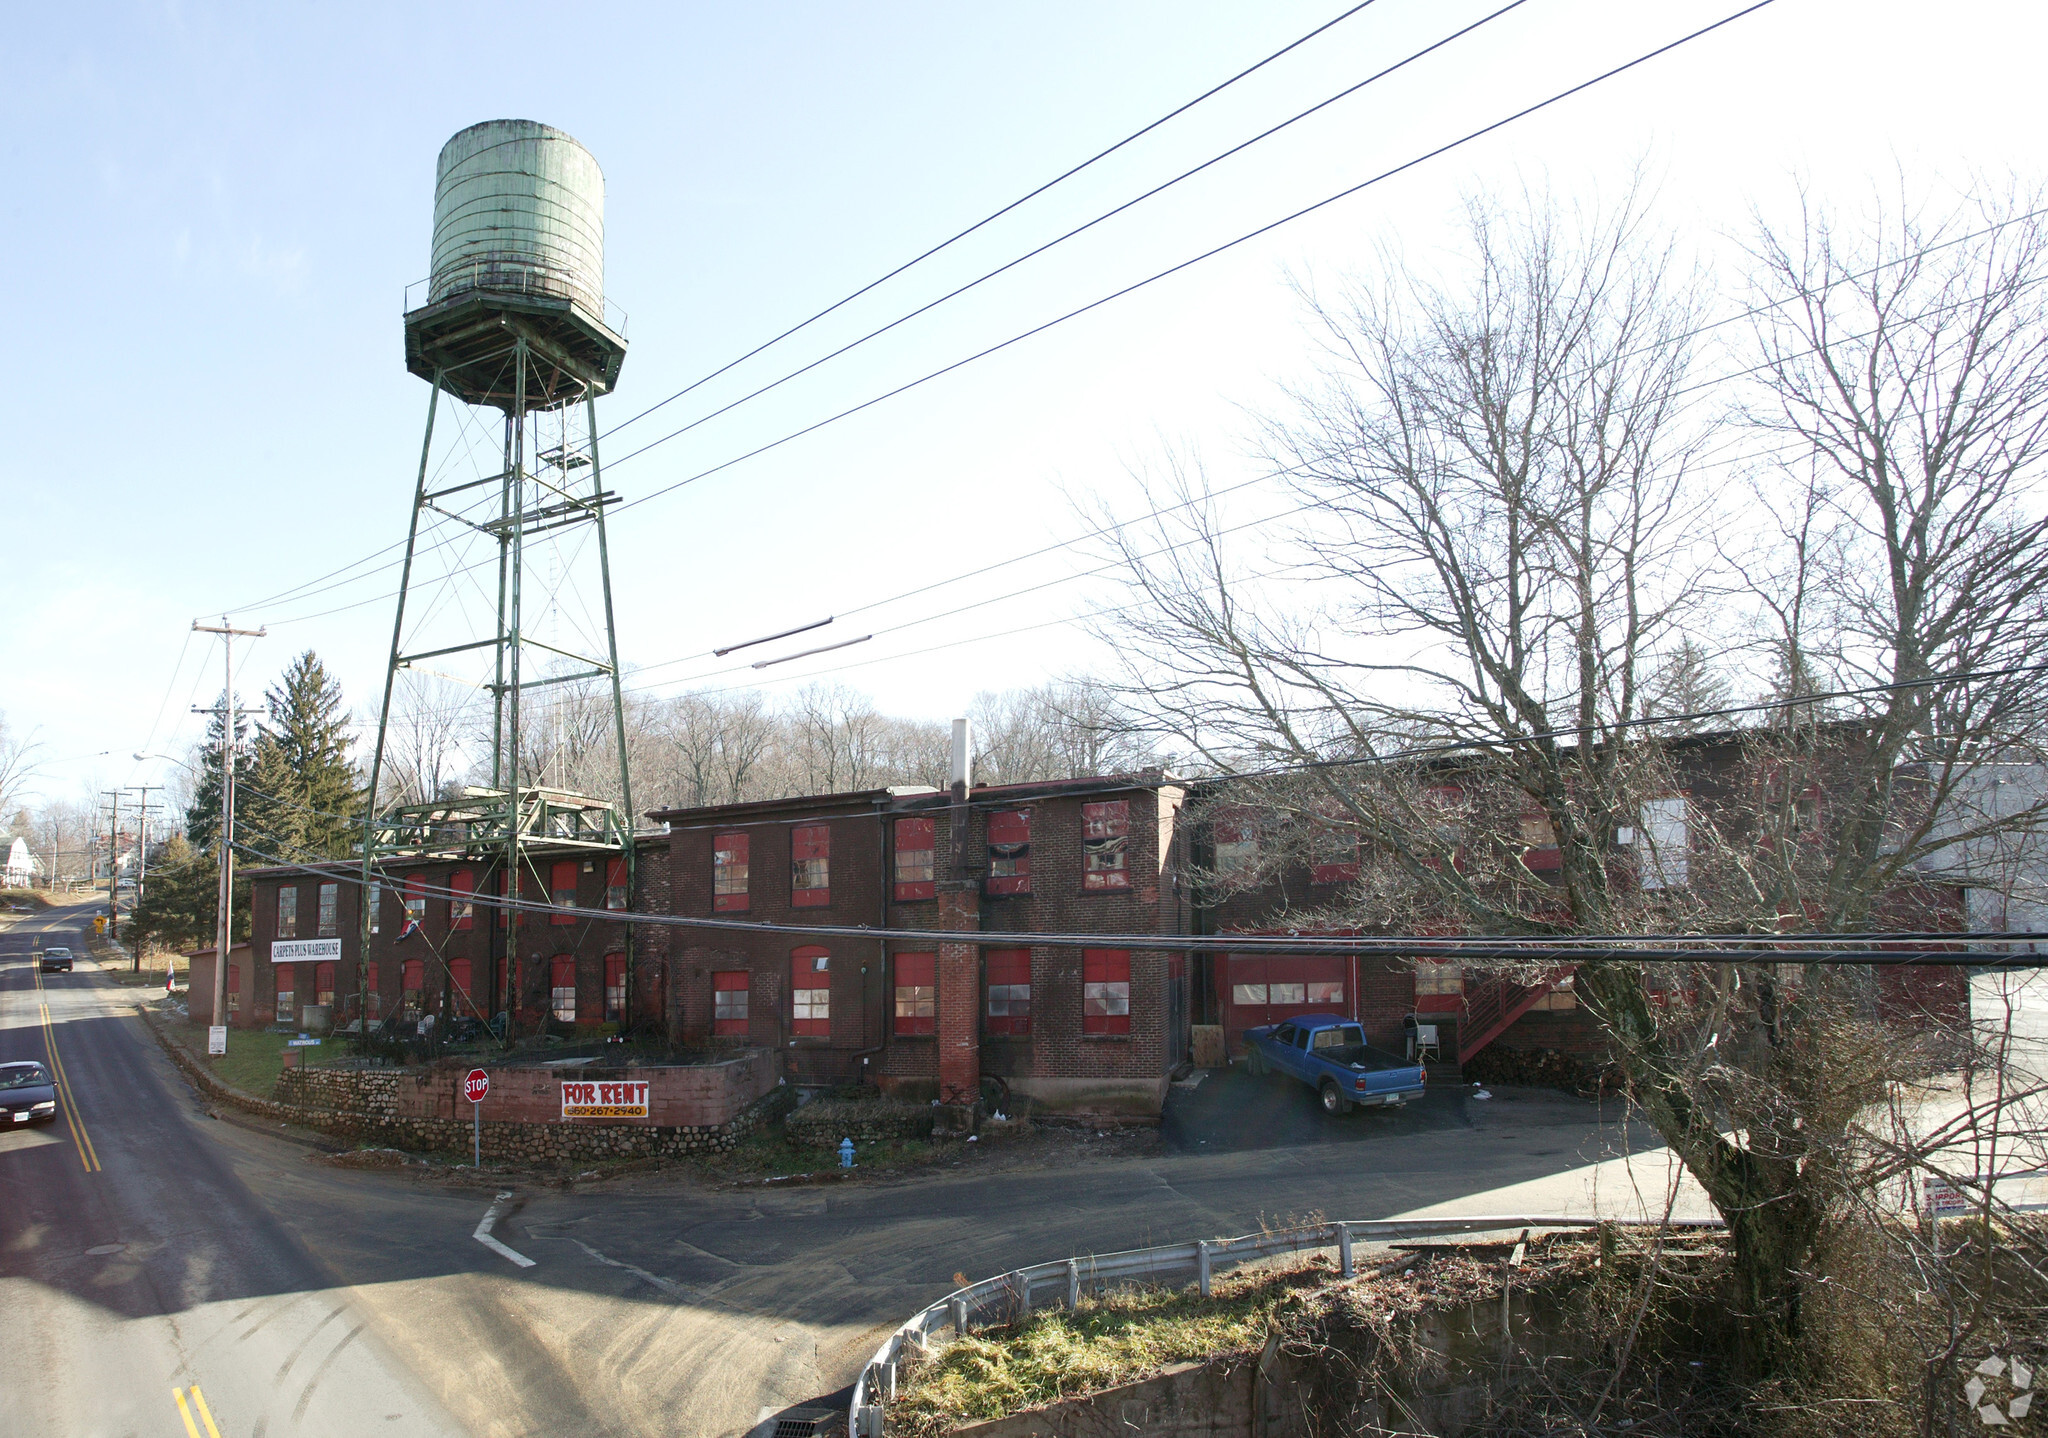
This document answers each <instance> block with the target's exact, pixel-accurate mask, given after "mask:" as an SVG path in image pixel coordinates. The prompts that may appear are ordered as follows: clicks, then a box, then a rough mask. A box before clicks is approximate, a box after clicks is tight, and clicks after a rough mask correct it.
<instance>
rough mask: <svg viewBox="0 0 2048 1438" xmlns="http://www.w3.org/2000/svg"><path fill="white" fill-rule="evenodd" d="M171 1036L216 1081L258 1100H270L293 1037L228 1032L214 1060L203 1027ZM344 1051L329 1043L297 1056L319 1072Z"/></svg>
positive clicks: (174, 1030) (178, 1029)
mask: <svg viewBox="0 0 2048 1438" xmlns="http://www.w3.org/2000/svg"><path fill="white" fill-rule="evenodd" d="M170 1032H171V1036H172V1037H173V1038H175V1039H176V1040H177V1041H178V1042H179V1043H181V1044H183V1045H184V1046H185V1048H186V1050H187V1051H188V1052H190V1053H191V1055H192V1056H193V1057H194V1058H196V1059H198V1060H199V1062H201V1063H203V1064H205V1065H206V1067H207V1068H208V1069H209V1070H210V1071H211V1072H212V1074H213V1076H214V1077H215V1078H217V1079H219V1080H220V1081H221V1082H222V1083H226V1084H232V1085H233V1086H234V1087H236V1088H238V1089H240V1090H241V1091H242V1092H243V1093H248V1094H254V1095H256V1096H257V1097H258V1098H269V1097H270V1092H271V1090H272V1089H273V1088H275V1087H276V1086H277V1076H278V1075H279V1074H280V1073H282V1072H283V1071H284V1055H285V1050H286V1048H287V1040H289V1039H291V1038H292V1037H293V1035H291V1034H280V1033H272V1032H271V1031H270V1030H268V1029H229V1030H228V1051H227V1053H226V1054H225V1055H223V1056H221V1057H218V1058H214V1057H209V1056H208V1054H207V1052H206V1028H205V1026H204V1025H203V1024H173V1025H171V1028H170ZM347 1049H348V1045H347V1043H346V1042H344V1041H342V1040H337V1039H328V1040H327V1041H326V1042H325V1043H323V1044H321V1045H320V1046H319V1047H318V1048H304V1049H300V1050H299V1051H298V1052H299V1053H300V1054H301V1055H303V1057H302V1058H301V1059H300V1060H299V1061H300V1062H301V1063H303V1064H305V1065H306V1066H307V1067H308V1068H318V1067H319V1066H320V1065H321V1064H323V1063H326V1062H329V1061H330V1060H331V1059H334V1058H338V1057H340V1056H341V1055H343V1054H344V1053H346V1052H347Z"/></svg>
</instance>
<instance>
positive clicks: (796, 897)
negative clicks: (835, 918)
mask: <svg viewBox="0 0 2048 1438" xmlns="http://www.w3.org/2000/svg"><path fill="white" fill-rule="evenodd" d="M789 902H790V903H791V904H793V905H794V906H796V907H797V908H799V909H821V908H823V907H825V906H826V905H827V904H829V903H831V902H832V829H831V826H830V825H827V824H799V825H797V826H796V828H794V829H792V830H790V834H789Z"/></svg>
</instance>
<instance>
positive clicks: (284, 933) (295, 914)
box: [277, 885, 299, 939]
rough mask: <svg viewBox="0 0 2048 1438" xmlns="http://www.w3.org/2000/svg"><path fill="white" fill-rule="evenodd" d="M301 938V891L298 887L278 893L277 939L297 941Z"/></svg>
mask: <svg viewBox="0 0 2048 1438" xmlns="http://www.w3.org/2000/svg"><path fill="white" fill-rule="evenodd" d="M298 936H299V891H298V888H297V886H296V885H293V886H289V887H286V888H281V889H279V890H278V891H277V937H279V938H280V939H296V938H297V937H298Z"/></svg>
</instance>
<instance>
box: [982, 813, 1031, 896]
mask: <svg viewBox="0 0 2048 1438" xmlns="http://www.w3.org/2000/svg"><path fill="white" fill-rule="evenodd" d="M988 891H989V892H990V893H991V894H1028V893H1030V892H1031V811H1030V810H1029V809H1012V810H1010V811H1008V812H1007V813H1002V814H991V815H989V816H988Z"/></svg>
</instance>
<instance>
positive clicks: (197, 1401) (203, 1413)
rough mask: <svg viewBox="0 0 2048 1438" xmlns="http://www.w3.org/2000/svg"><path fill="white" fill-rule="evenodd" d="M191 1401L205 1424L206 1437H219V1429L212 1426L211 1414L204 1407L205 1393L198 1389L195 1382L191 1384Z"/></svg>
mask: <svg viewBox="0 0 2048 1438" xmlns="http://www.w3.org/2000/svg"><path fill="white" fill-rule="evenodd" d="M192 1402H193V1405H194V1406H195V1407H197V1408H198V1409H199V1417H200V1418H201V1420H202V1421H204V1422H205V1424H206V1438H220V1429H218V1428H216V1427H214V1426H213V1414H211V1413H210V1412H208V1411H207V1408H206V1395H205V1394H203V1393H201V1392H200V1391H199V1385H198V1384H197V1383H195V1384H193V1385H192Z"/></svg>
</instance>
